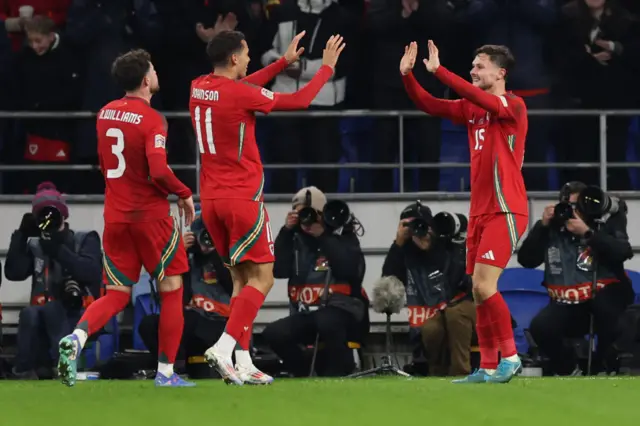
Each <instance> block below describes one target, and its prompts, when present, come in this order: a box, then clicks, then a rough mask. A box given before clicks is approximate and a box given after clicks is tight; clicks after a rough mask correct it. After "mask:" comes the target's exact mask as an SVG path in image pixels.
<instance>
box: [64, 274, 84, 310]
mask: <svg viewBox="0 0 640 426" xmlns="http://www.w3.org/2000/svg"><path fill="white" fill-rule="evenodd" d="M62 283H63V287H64V290H63V293H62V303H63V304H64V306H65V307H66V308H67V309H70V310H78V309H80V308H82V288H81V287H80V284H78V282H77V281H76V280H74V279H72V278H71V277H66V278H64V279H63V281H62Z"/></svg>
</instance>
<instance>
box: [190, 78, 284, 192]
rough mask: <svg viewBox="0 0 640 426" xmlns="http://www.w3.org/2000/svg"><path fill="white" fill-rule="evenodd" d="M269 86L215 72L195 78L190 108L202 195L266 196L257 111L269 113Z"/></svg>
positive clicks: (273, 96)
mask: <svg viewBox="0 0 640 426" xmlns="http://www.w3.org/2000/svg"><path fill="white" fill-rule="evenodd" d="M276 99H277V95H276V94H275V93H273V92H271V91H270V90H267V89H263V88H261V87H257V86H253V85H250V84H248V83H244V82H241V81H234V80H231V79H229V78H226V77H220V76H216V75H213V74H208V75H204V76H201V77H198V78H197V79H195V80H194V81H193V82H192V83H191V98H190V101H189V111H190V113H191V122H192V125H193V128H194V131H195V134H196V140H197V143H198V148H199V150H200V159H201V169H200V198H201V199H208V200H212V199H220V198H235V199H243V200H255V201H262V199H263V197H262V189H263V187H264V174H263V169H262V160H261V159H260V152H259V151H258V145H257V144H256V137H255V126H256V117H255V112H256V111H258V112H262V113H269V112H270V111H271V110H272V109H273V107H274V105H275V103H276Z"/></svg>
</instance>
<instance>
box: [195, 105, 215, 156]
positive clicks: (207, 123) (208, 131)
mask: <svg viewBox="0 0 640 426" xmlns="http://www.w3.org/2000/svg"><path fill="white" fill-rule="evenodd" d="M193 118H194V121H195V122H196V139H198V146H199V147H200V154H206V152H205V150H204V142H203V140H202V122H201V120H202V118H201V117H200V107H199V106H197V107H195V109H194V110H193ZM204 132H205V136H206V138H207V146H208V147H209V154H215V153H216V146H215V144H214V143H213V124H212V123H211V108H207V109H206V110H205V111H204Z"/></svg>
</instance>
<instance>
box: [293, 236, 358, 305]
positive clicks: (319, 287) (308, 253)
mask: <svg viewBox="0 0 640 426" xmlns="http://www.w3.org/2000/svg"><path fill="white" fill-rule="evenodd" d="M294 244H295V247H297V250H296V251H294V253H297V254H294V257H293V259H294V260H293V262H294V264H293V265H292V267H293V271H296V273H295V274H293V276H292V278H290V279H289V282H288V284H287V290H288V292H289V311H290V313H291V314H294V313H296V312H304V311H308V310H313V309H315V308H316V307H317V306H319V305H320V302H321V301H322V298H321V295H322V292H323V291H324V287H325V284H326V279H327V272H328V271H329V262H328V260H327V258H326V256H325V255H324V254H322V253H321V251H320V250H319V249H316V250H313V249H311V248H310V247H307V245H305V244H303V243H301V242H298V243H296V242H295V241H294ZM354 267H355V265H354ZM305 271H306V273H305ZM329 292H330V294H340V295H343V296H350V297H351V298H352V299H353V305H354V306H353V307H351V306H344V304H343V303H341V305H342V306H340V307H341V308H346V310H347V311H350V312H351V311H353V312H354V314H355V311H360V310H361V308H362V307H363V306H364V305H362V301H361V300H359V299H358V298H356V297H358V295H353V294H352V289H351V285H350V284H348V283H343V282H338V281H336V280H335V278H334V277H333V275H331V277H330V281H329ZM362 292H363V294H362V295H361V297H363V298H365V299H366V296H365V295H364V289H363V290H362ZM346 302H347V305H348V304H349V303H348V299H347V300H346ZM359 314H360V312H358V315H357V316H359Z"/></svg>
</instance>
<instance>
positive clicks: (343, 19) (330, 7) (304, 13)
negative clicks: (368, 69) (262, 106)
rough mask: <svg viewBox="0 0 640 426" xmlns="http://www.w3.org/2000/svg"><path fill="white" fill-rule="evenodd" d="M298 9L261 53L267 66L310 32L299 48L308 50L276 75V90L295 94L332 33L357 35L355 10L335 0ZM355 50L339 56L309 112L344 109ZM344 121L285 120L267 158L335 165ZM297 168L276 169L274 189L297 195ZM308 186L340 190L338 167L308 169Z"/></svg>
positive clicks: (304, 1)
mask: <svg viewBox="0 0 640 426" xmlns="http://www.w3.org/2000/svg"><path fill="white" fill-rule="evenodd" d="M298 6H299V7H300V11H299V12H298V13H297V14H296V16H295V17H294V20H291V21H286V22H282V23H280V25H279V26H278V32H277V33H276V35H275V37H274V39H273V46H272V47H271V49H270V50H268V51H267V52H266V53H265V54H264V55H262V65H264V66H267V65H269V64H270V63H272V62H274V61H276V60H278V59H279V58H281V57H282V55H284V53H285V51H286V50H287V48H288V46H289V43H291V40H293V37H294V36H295V35H296V34H298V33H300V32H302V31H306V35H305V36H304V37H303V38H302V40H301V41H300V44H299V46H300V47H303V48H304V49H305V51H304V53H303V54H302V57H301V58H300V61H298V62H296V63H293V64H291V65H289V67H288V68H287V69H286V70H285V71H284V72H283V73H282V74H280V75H278V76H277V77H276V79H275V82H274V84H273V87H272V89H273V90H274V91H275V92H281V93H293V92H295V91H297V90H299V89H300V88H301V87H303V86H305V85H306V84H307V83H308V82H309V81H311V79H312V78H313V76H314V75H315V74H316V72H317V71H318V70H319V69H320V67H321V65H322V52H323V49H324V46H325V43H326V41H327V40H328V39H329V38H330V37H331V36H332V35H333V34H340V35H341V36H342V37H344V40H345V43H346V44H347V45H349V41H350V40H353V39H354V38H355V34H354V31H353V30H354V29H355V25H356V22H355V20H354V18H353V16H352V15H351V14H349V12H348V11H347V10H346V9H345V8H344V7H343V6H340V5H339V4H338V3H337V2H336V1H335V0H298ZM354 53H355V52H354V51H353V50H352V49H350V48H349V47H347V49H345V51H344V52H343V53H342V55H341V56H340V61H339V62H338V65H337V67H336V70H335V73H334V75H333V77H332V78H331V80H329V82H328V83H327V84H326V85H325V86H324V87H323V88H322V90H320V93H318V95H317V96H316V97H315V98H314V99H313V101H312V102H311V107H310V110H316V111H332V110H333V111H335V110H340V109H343V108H344V105H343V103H344V100H345V93H346V84H347V74H348V73H349V70H350V68H351V66H352V58H353V54H354ZM339 123H340V120H339V118H338V117H314V118H281V119H278V120H277V124H276V131H275V134H274V135H272V138H271V140H270V143H269V149H268V158H269V160H270V161H271V162H273V163H288V164H296V163H337V162H338V161H339V160H340V155H341V144H340V129H339ZM296 173H297V170H295V169H288V170H278V171H276V172H274V173H273V184H272V191H271V192H278V193H293V192H295V190H296V187H297V183H296ZM307 181H308V182H309V183H310V184H313V185H322V186H323V187H324V188H326V190H327V191H328V192H336V190H337V187H338V171H337V170H336V169H310V170H309V171H308V180H307Z"/></svg>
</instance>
